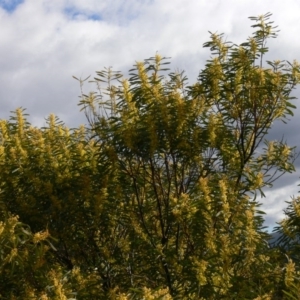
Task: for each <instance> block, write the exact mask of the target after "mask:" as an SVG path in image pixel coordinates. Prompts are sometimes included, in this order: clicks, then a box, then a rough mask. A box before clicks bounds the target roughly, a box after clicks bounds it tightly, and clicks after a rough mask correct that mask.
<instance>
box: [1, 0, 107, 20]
mask: <svg viewBox="0 0 300 300" xmlns="http://www.w3.org/2000/svg"><path fill="white" fill-rule="evenodd" d="M0 1H1V0H0ZM64 13H65V15H66V16H67V17H69V18H70V19H72V20H76V19H88V20H94V21H101V20H102V17H101V15H100V14H98V13H89V12H86V11H80V10H77V9H76V8H75V7H67V8H65V9H64Z"/></svg>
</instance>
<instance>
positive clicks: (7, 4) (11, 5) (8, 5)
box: [0, 0, 24, 13]
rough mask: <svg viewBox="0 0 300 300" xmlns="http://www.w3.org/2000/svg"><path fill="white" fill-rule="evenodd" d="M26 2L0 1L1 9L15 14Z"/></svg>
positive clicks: (19, 0)
mask: <svg viewBox="0 0 300 300" xmlns="http://www.w3.org/2000/svg"><path fill="white" fill-rule="evenodd" d="M23 2H24V0H0V7H2V8H3V9H4V10H6V11H7V12H9V13H13V12H14V11H15V10H16V8H17V7H18V6H19V5H20V4H22V3H23Z"/></svg>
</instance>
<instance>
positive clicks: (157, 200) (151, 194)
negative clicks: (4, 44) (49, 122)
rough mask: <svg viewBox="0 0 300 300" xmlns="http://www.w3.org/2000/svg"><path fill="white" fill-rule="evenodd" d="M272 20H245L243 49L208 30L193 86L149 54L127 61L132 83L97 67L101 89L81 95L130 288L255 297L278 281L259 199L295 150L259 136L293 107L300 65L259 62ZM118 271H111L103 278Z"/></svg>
mask: <svg viewBox="0 0 300 300" xmlns="http://www.w3.org/2000/svg"><path fill="white" fill-rule="evenodd" d="M269 17H270V14H267V15H264V16H261V17H258V18H251V19H252V20H254V21H255V25H253V27H255V28H256V29H257V30H256V31H255V32H254V34H253V35H252V37H250V38H249V39H248V40H247V41H246V42H245V43H242V44H241V45H235V44H232V43H228V42H224V41H223V38H222V35H217V34H211V40H210V41H209V42H207V43H205V44H204V47H208V48H210V50H211V51H212V58H211V59H210V60H208V61H207V63H206V65H205V68H204V69H203V70H202V71H201V72H200V74H199V77H198V80H197V82H196V83H195V84H194V85H188V84H187V78H186V77H185V76H184V74H183V73H169V74H168V75H167V76H165V75H162V72H163V71H166V69H164V65H165V64H167V63H168V62H166V60H165V59H164V58H161V57H160V56H159V55H156V56H155V57H153V58H150V59H148V60H145V61H144V62H138V63H136V65H135V67H134V69H132V70H130V75H131V77H130V78H129V80H126V79H123V77H121V74H120V73H118V72H115V73H114V72H112V70H111V69H106V70H104V71H101V72H97V74H98V77H96V78H95V81H96V82H97V83H98V87H99V93H91V94H89V95H83V97H82V100H81V105H82V106H83V108H84V110H85V112H86V115H87V117H88V119H89V121H90V126H91V130H92V131H93V132H95V135H94V138H96V139H97V141H98V145H99V158H98V161H99V168H100V169H99V170H100V171H99V173H101V174H105V176H107V178H108V181H107V185H108V199H109V201H111V202H112V203H113V204H114V205H115V206H116V207H123V210H122V211H121V212H120V214H119V215H118V223H119V230H121V231H122V230H125V228H126V235H127V236H128V237H129V240H130V244H129V245H128V246H127V249H126V255H125V257H126V260H125V261H124V268H125V266H126V268H127V271H128V276H127V279H128V283H125V281H124V284H128V287H129V286H133V287H139V286H141V284H145V285H146V286H149V287H151V288H156V287H158V286H161V285H162V286H164V287H167V288H168V289H169V291H170V294H171V295H172V296H173V297H179V298H182V297H183V295H187V294H188V295H189V297H195V298H199V297H203V298H205V299H210V298H214V299H215V298H218V299H221V298H222V297H224V298H228V297H233V298H236V299H242V298H243V299H252V298H253V297H254V296H257V295H263V294H264V293H266V294H267V293H268V292H270V291H271V290H272V288H274V285H273V284H274V282H276V281H279V277H278V272H279V271H278V269H276V268H272V267H270V264H269V263H268V262H267V261H268V259H269V258H268V256H267V255H266V253H267V252H266V249H267V245H266V238H267V237H266V235H265V234H264V232H263V227H262V218H261V216H260V215H259V213H260V212H259V211H258V210H257V207H258V206H259V203H258V202H257V201H256V195H257V192H259V193H261V194H262V190H261V189H262V188H263V187H264V186H269V185H271V184H272V182H273V181H274V180H275V179H276V178H278V176H280V175H282V174H283V173H285V172H291V171H293V170H294V167H293V165H292V162H293V159H294V158H295V153H294V152H293V149H292V148H290V147H289V146H287V145H286V144H285V143H284V142H282V141H279V142H278V141H267V140H266V139H265V138H266V134H267V133H268V131H269V129H270V128H271V125H272V123H273V122H274V121H275V120H277V119H280V120H283V121H284V120H285V119H286V117H287V116H288V115H292V111H291V109H292V108H294V105H293V104H292V103H291V100H292V97H291V96H290V93H291V91H292V90H293V88H294V87H295V86H296V85H297V84H298V82H299V65H298V63H297V62H294V63H292V64H290V63H287V62H281V61H275V62H270V61H267V62H266V66H265V65H264V60H263V56H264V54H265V53H266V52H267V51H268V48H267V47H266V41H267V39H268V38H272V37H275V36H276V32H275V29H274V27H272V22H269V21H268V19H269ZM114 80H116V82H117V83H116V84H115V83H114ZM103 82H105V83H107V88H104V89H103V88H102V87H101V86H100V85H101V84H102V83H103ZM81 83H82V82H81ZM118 83H119V84H120V85H118ZM97 107H98V108H99V110H97V109H96V108H97ZM108 110H109V113H108ZM262 144H263V145H264V148H263V145H262ZM121 252H122V253H123V256H124V249H123V250H122V251H121ZM117 273H118V271H117V270H114V268H113V267H112V268H111V272H110V273H109V274H108V276H109V280H111V281H112V282H113V280H114V278H115V277H116V276H117ZM271 286H272V288H271ZM231 299H232V298H231Z"/></svg>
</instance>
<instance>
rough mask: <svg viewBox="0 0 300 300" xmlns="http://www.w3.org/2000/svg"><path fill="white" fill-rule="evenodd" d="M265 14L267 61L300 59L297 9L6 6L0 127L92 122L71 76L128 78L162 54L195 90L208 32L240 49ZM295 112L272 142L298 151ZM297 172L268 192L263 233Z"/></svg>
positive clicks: (217, 3) (13, 1)
mask: <svg viewBox="0 0 300 300" xmlns="http://www.w3.org/2000/svg"><path fill="white" fill-rule="evenodd" d="M267 12H271V13H273V16H272V20H274V22H275V24H276V25H278V26H279V29H280V30H281V31H280V33H279V37H278V38H277V39H274V40H272V41H270V42H269V44H268V45H269V47H270V54H269V56H268V58H269V59H282V60H283V59H285V60H290V61H293V59H298V60H300V51H299V50H300V38H299V32H300V22H299V13H300V2H299V0H287V1H285V2H283V1H282V0H264V1H261V0H226V1H221V0H189V1H183V0H113V1H109V0H73V1H71V0H0V28H1V30H0V108H1V109H0V118H8V117H9V115H10V111H12V110H15V109H16V108H17V107H20V106H22V107H24V108H26V109H27V112H28V113H29V114H30V118H29V120H30V121H31V122H32V123H33V124H34V125H37V126H42V125H43V124H44V118H45V117H46V116H48V115H49V114H50V113H55V114H56V115H57V116H59V118H60V119H62V120H63V121H64V122H65V123H66V124H67V125H68V126H70V127H75V126H78V125H79V124H81V123H85V118H84V116H83V114H82V113H80V112H79V108H78V106H77V103H78V96H79V94H80V88H79V85H78V82H76V81H75V80H74V79H73V78H72V76H73V75H74V76H76V77H81V78H85V77H87V76H89V75H92V76H94V75H95V71H100V70H102V69H103V68H104V67H109V66H112V67H113V69H114V70H120V71H122V72H123V73H124V74H125V75H126V74H127V70H129V69H130V68H131V66H132V65H133V64H134V63H135V61H140V60H143V59H145V58H149V57H151V56H153V55H154V54H155V53H156V51H158V52H159V53H160V54H161V55H163V56H168V57H172V68H173V69H181V70H185V71H186V74H187V75H188V77H189V82H190V83H193V82H194V81H195V80H196V78H197V75H198V73H199V71H200V70H201V69H202V68H203V67H204V63H205V60H206V59H209V52H208V50H207V49H203V48H202V45H203V43H204V42H206V41H207V40H208V39H209V33H208V31H211V32H219V33H221V32H224V33H225V36H226V39H227V40H229V41H233V42H235V43H241V42H243V41H245V40H246V39H247V37H248V36H249V35H250V34H251V33H252V31H253V29H252V28H251V27H250V26H251V25H252V23H251V21H250V20H249V19H248V17H249V16H258V15H261V14H265V13H267ZM85 88H86V90H87V91H89V90H91V89H92V88H93V87H92V86H90V87H89V86H86V87H85ZM295 96H300V89H298V90H296V91H295ZM299 101H300V100H299ZM298 106H299V109H297V111H296V112H295V117H294V118H293V119H292V120H291V122H290V123H289V124H288V125H284V124H283V123H277V124H275V127H274V129H273V130H272V132H271V134H270V136H271V137H272V138H275V139H280V138H282V136H283V135H284V138H285V139H286V140H287V141H288V142H289V144H290V145H293V146H296V145H298V146H299V150H300V130H299V125H300V105H298ZM297 166H298V168H297V172H296V173H293V174H291V175H290V174H288V175H286V176H285V177H283V178H282V179H281V180H280V181H278V183H277V184H276V185H275V186H274V187H273V189H272V190H266V196H267V197H266V199H262V202H263V203H264V206H263V209H264V210H265V211H266V212H267V217H266V225H269V226H273V225H274V224H275V222H276V221H278V220H280V218H282V216H283V214H282V209H283V208H284V207H285V206H286V205H285V203H284V201H286V200H289V199H290V196H292V195H297V191H298V190H299V189H300V187H299V188H298V187H297V184H298V183H299V176H300V172H299V171H300V162H299V161H297V163H296V167H297Z"/></svg>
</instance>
